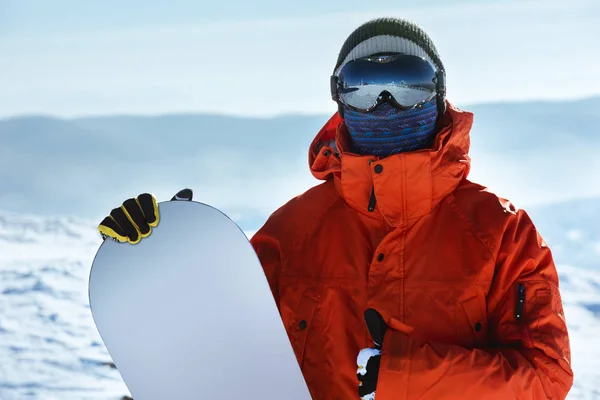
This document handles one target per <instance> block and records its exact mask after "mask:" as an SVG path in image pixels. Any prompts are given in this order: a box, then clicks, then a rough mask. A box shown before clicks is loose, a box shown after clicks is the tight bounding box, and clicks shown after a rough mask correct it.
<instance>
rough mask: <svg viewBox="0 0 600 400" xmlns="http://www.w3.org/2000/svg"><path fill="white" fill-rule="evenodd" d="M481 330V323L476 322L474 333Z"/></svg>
mask: <svg viewBox="0 0 600 400" xmlns="http://www.w3.org/2000/svg"><path fill="white" fill-rule="evenodd" d="M481 328H482V326H481V322H477V323H476V324H475V331H477V332H481Z"/></svg>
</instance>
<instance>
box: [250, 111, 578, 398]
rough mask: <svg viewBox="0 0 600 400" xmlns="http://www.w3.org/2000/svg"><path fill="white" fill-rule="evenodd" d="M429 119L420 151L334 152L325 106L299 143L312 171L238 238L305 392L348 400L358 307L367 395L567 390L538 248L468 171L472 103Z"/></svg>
mask: <svg viewBox="0 0 600 400" xmlns="http://www.w3.org/2000/svg"><path fill="white" fill-rule="evenodd" d="M444 120H445V124H444V127H443V128H442V130H441V132H440V133H439V135H438V136H437V140H436V142H435V145H434V147H433V148H432V149H431V150H423V151H416V152H411V153H405V154H398V155H394V156H390V157H387V158H383V159H377V158H375V157H372V156H360V155H356V154H352V153H351V152H349V151H348V150H347V149H348V148H349V146H348V139H347V130H346V128H345V125H344V124H343V120H342V119H341V117H340V116H339V114H337V113H336V114H334V116H333V117H332V118H331V119H330V120H329V121H328V122H327V124H326V125H325V126H324V127H323V128H322V129H321V131H320V132H319V133H318V135H317V137H316V138H315V139H314V141H313V143H312V145H311V147H310V151H309V162H310V168H311V171H312V174H313V175H314V176H315V177H316V178H317V179H320V180H323V181H324V182H322V183H320V184H319V185H317V186H315V187H313V188H311V189H310V190H308V191H307V192H305V193H304V194H302V195H300V196H298V197H296V198H294V199H292V200H291V201H289V202H288V203H287V204H285V205H284V206H283V207H281V208H280V209H279V210H277V211H276V212H275V213H273V214H272V215H271V216H270V218H269V219H268V221H267V222H266V223H265V225H264V226H263V227H262V228H261V229H260V230H259V231H258V232H257V233H256V234H255V235H254V236H253V238H252V244H253V246H254V248H255V250H256V252H257V254H258V256H259V259H260V261H261V263H262V265H263V268H264V271H265V274H266V276H267V279H268V281H269V284H270V287H271V290H272V293H273V296H274V298H275V301H276V302H277V305H278V307H279V310H280V313H281V317H282V320H283V323H284V325H285V327H286V330H287V332H288V335H289V339H290V341H291V344H292V346H293V349H294V352H295V354H296V357H297V360H298V362H299V364H300V366H301V368H302V372H303V375H304V378H305V379H306V382H307V384H308V387H309V389H310V392H311V396H312V398H313V399H314V400H353V399H358V380H357V377H356V368H357V366H356V357H357V355H358V352H359V351H360V349H362V348H365V347H373V342H372V340H371V338H370V336H369V333H368V331H367V328H366V325H365V323H364V320H363V312H364V310H365V309H367V308H371V307H372V308H375V309H376V310H378V311H379V312H380V313H381V314H382V316H383V317H384V319H385V320H386V321H387V323H388V325H389V329H388V331H387V333H386V336H385V339H384V342H383V353H382V360H381V369H380V373H379V381H378V386H377V391H376V399H377V400H401V399H410V400H412V399H420V400H426V399H427V400H428V399H432V400H439V399H474V400H475V399H477V400H493V399H499V400H500V399H501V400H508V399H536V400H537V399H564V398H565V397H566V395H567V393H568V391H569V390H570V388H571V385H572V382H573V373H572V370H571V359H570V358H571V355H570V345H569V338H568V333H567V326H566V323H565V317H564V313H563V308H562V302H561V297H560V293H559V287H558V285H559V282H558V274H557V271H556V268H555V265H554V262H553V259H552V255H551V252H550V250H549V249H548V247H547V246H546V244H545V243H544V241H543V239H542V238H541V237H540V235H539V234H538V232H537V231H536V228H535V226H534V224H533V223H532V221H531V220H530V218H529V217H528V215H527V214H526V213H525V212H524V211H522V210H518V209H516V208H515V207H514V206H513V205H512V204H511V203H510V202H508V201H507V200H504V199H501V198H499V197H497V196H496V195H494V194H493V193H491V192H489V191H488V190H486V188H484V187H482V186H480V185H477V184H475V183H472V182H470V181H468V180H467V174H468V172H469V166H470V160H469V157H468V155H467V154H468V150H469V143H470V139H469V135H470V130H471V126H472V121H473V114H472V113H469V112H466V111H462V110H459V109H457V108H455V107H454V106H453V105H452V104H450V103H448V109H447V111H446V114H445V119H444ZM273 379H276V377H273Z"/></svg>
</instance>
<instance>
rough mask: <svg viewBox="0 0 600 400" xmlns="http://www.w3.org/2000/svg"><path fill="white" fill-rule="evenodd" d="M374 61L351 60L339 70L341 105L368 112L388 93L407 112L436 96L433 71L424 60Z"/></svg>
mask: <svg viewBox="0 0 600 400" xmlns="http://www.w3.org/2000/svg"><path fill="white" fill-rule="evenodd" d="M373 60H375V61H373ZM376 60H377V58H371V59H359V60H354V61H350V62H349V63H347V64H346V65H345V66H344V67H343V68H342V70H341V71H340V74H339V78H338V96H339V99H340V101H341V102H342V103H344V104H346V105H348V106H350V107H354V108H357V109H360V110H368V109H371V108H373V107H374V106H375V105H377V102H378V100H379V96H380V95H381V94H382V93H383V92H384V91H387V92H389V93H390V94H391V95H392V97H393V98H394V100H395V101H396V102H397V103H398V105H400V106H402V107H406V108H410V107H414V106H416V105H418V104H421V103H424V102H427V101H429V100H431V99H432V98H433V97H434V96H435V95H436V84H435V82H436V74H435V69H434V68H433V66H432V65H431V64H430V63H429V62H428V61H427V60H424V59H422V58H420V57H417V56H410V55H399V56H395V57H390V58H387V59H384V60H385V61H383V62H382V61H376Z"/></svg>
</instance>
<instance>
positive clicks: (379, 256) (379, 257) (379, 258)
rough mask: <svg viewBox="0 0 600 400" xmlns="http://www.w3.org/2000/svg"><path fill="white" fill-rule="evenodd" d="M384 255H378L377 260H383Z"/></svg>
mask: <svg viewBox="0 0 600 400" xmlns="http://www.w3.org/2000/svg"><path fill="white" fill-rule="evenodd" d="M384 257H385V256H384V255H383V253H379V255H378V256H377V261H379V262H381V261H383V259H384Z"/></svg>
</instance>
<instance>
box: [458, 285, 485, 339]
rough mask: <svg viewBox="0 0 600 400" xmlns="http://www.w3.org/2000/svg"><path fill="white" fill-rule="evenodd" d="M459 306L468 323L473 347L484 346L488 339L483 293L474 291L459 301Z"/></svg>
mask: <svg viewBox="0 0 600 400" xmlns="http://www.w3.org/2000/svg"><path fill="white" fill-rule="evenodd" d="M460 305H461V308H462V310H463V312H464V314H465V316H466V319H467V321H468V323H469V327H470V331H471V334H472V341H473V344H474V346H473V347H474V348H485V347H487V346H488V344H489V340H488V325H489V324H488V316H487V307H486V300H485V296H484V295H483V293H480V292H478V293H475V294H473V295H472V296H471V297H468V298H466V299H464V300H462V301H460Z"/></svg>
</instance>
